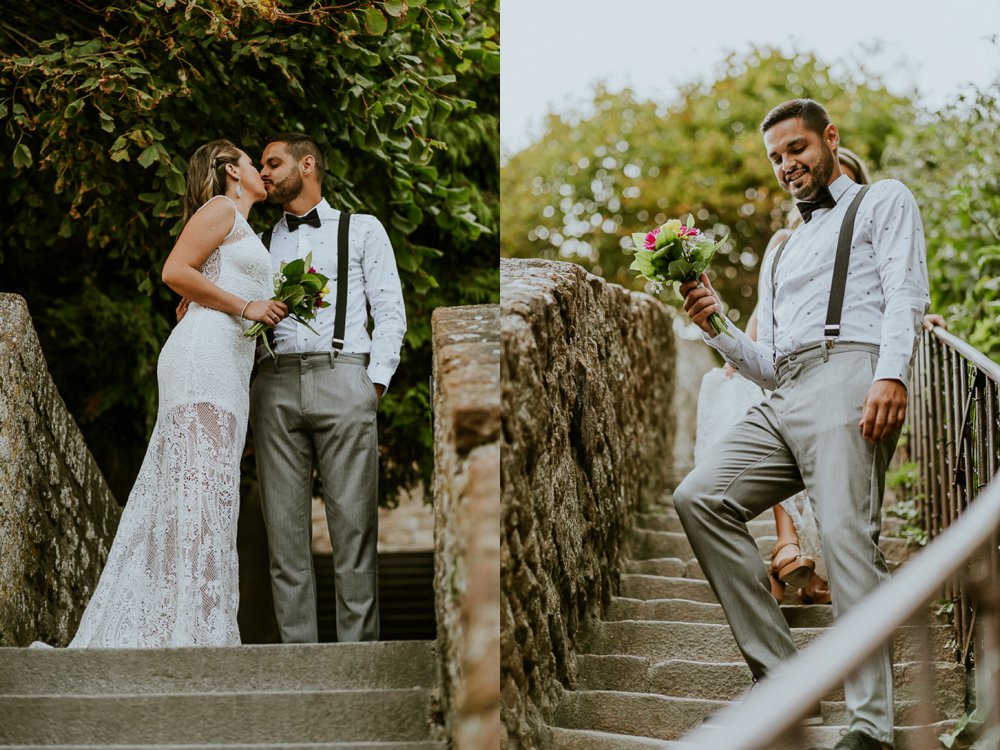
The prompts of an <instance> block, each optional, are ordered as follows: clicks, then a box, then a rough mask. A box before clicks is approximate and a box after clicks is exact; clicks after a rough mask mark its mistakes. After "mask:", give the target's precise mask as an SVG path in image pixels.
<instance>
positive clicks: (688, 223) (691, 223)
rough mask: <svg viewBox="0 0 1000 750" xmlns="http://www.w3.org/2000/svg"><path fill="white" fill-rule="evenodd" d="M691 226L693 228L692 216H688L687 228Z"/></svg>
mask: <svg viewBox="0 0 1000 750" xmlns="http://www.w3.org/2000/svg"><path fill="white" fill-rule="evenodd" d="M693 226H694V216H692V215H691V214H688V220H687V228H688V229H690V228H691V227H693Z"/></svg>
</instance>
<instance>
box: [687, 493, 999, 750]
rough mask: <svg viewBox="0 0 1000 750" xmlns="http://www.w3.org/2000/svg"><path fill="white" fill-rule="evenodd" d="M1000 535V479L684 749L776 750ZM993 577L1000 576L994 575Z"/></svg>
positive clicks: (689, 739) (690, 738)
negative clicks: (800, 722) (825, 698)
mask: <svg viewBox="0 0 1000 750" xmlns="http://www.w3.org/2000/svg"><path fill="white" fill-rule="evenodd" d="M998 529H1000V479H998V480H995V481H993V482H992V483H991V484H990V485H989V486H988V487H987V488H986V489H985V490H984V491H983V492H982V493H981V494H980V495H979V497H978V498H977V499H976V501H975V502H974V503H972V504H971V505H970V506H969V507H968V509H967V510H966V512H965V513H963V514H962V515H961V517H959V518H958V519H957V520H956V521H955V522H954V524H952V525H951V526H950V527H949V528H947V529H945V530H944V531H943V532H942V533H941V535H940V536H939V537H938V538H937V539H936V540H935V541H933V542H931V543H930V544H928V546H927V547H926V548H925V549H924V550H922V551H921V552H920V553H918V554H917V555H915V556H914V557H913V558H912V559H911V560H910V562H909V563H907V565H906V566H905V567H903V568H902V569H901V570H900V572H898V573H897V574H896V575H894V576H893V577H892V579H891V580H890V581H889V582H888V583H887V584H885V585H884V586H883V587H881V588H880V589H879V590H878V591H876V592H873V593H872V594H870V595H869V596H867V597H866V598H865V599H864V600H863V601H861V602H860V603H859V604H858V605H857V606H856V607H855V608H854V609H852V610H851V611H850V612H848V613H847V614H846V615H844V616H843V617H842V618H841V619H839V620H838V621H837V624H836V625H835V626H834V627H833V628H831V629H830V630H829V631H828V632H826V633H824V634H823V635H822V636H820V637H819V638H818V639H817V640H816V641H815V642H814V643H812V644H810V645H809V646H808V647H807V648H804V649H802V650H801V651H799V653H797V654H796V655H795V656H794V657H792V658H791V659H789V660H788V661H787V662H785V663H784V664H782V665H781V666H780V667H779V668H778V669H776V670H774V671H773V672H772V673H771V674H770V675H769V676H768V678H767V679H766V680H762V681H761V683H760V685H759V686H757V687H756V688H755V689H754V690H752V691H751V692H750V693H749V694H748V695H747V697H746V698H745V699H744V700H743V701H742V702H740V703H737V704H735V705H733V706H731V707H729V708H727V709H725V710H723V711H721V712H720V713H719V714H718V715H717V716H715V717H713V719H712V724H711V725H703V726H702V727H700V728H699V729H697V730H696V731H694V732H693V733H691V734H689V735H688V736H687V737H685V738H684V739H683V740H682V741H683V742H690V743H692V746H693V747H699V748H700V747H710V748H713V750H762V749H763V748H768V747H770V746H771V745H772V744H773V743H774V742H775V741H777V740H779V739H780V738H781V737H782V736H783V735H785V734H787V733H788V731H789V730H790V729H792V728H794V727H796V725H797V722H798V720H799V719H800V718H801V717H803V716H805V715H806V714H807V713H808V711H809V709H810V708H811V707H812V706H814V705H815V704H816V702H817V701H819V700H820V699H822V698H823V696H824V695H826V694H827V693H828V692H829V691H830V690H832V689H833V688H834V687H836V686H837V685H839V684H840V683H841V682H842V681H843V679H844V678H845V677H847V676H849V675H850V674H851V673H852V672H854V671H855V670H856V669H857V668H858V667H859V666H861V664H863V663H864V661H865V660H866V659H868V658H869V657H870V656H872V655H873V654H874V653H875V652H876V651H878V650H879V649H880V648H882V647H883V645H884V644H886V643H888V641H889V639H890V638H892V636H893V633H894V632H895V631H896V629H897V628H899V627H901V626H902V625H904V624H906V623H907V622H909V621H910V620H911V618H913V616H914V615H915V614H916V613H918V612H919V611H920V610H921V608H923V607H924V606H925V605H926V604H927V603H928V602H929V601H930V600H931V599H933V598H934V597H935V596H936V595H937V593H938V592H939V591H940V589H941V586H942V585H943V584H944V583H945V582H946V581H947V580H948V579H949V578H950V577H951V576H952V575H954V574H955V573H956V572H957V571H959V570H960V569H961V568H962V567H963V566H964V565H965V564H966V563H968V562H969V561H970V559H972V558H973V557H974V556H975V555H976V554H977V553H978V552H979V550H980V549H981V548H983V547H984V546H985V545H990V554H991V555H993V554H994V553H995V552H996V546H995V545H996V541H995V539H994V535H995V534H996V532H997V530H998ZM994 561H995V558H994ZM988 567H992V566H988ZM991 572H992V574H993V575H994V576H995V575H996V570H995V569H994V570H992V571H991ZM993 586H996V581H995V580H994V582H993ZM990 614H991V615H993V616H996V618H997V621H995V622H993V623H992V624H991V625H992V627H993V628H998V627H1000V613H992V612H991V613H990ZM994 642H996V641H995V640H994ZM994 680H996V681H997V683H998V684H996V685H995V688H994V695H1000V671H998V672H997V675H995V676H994Z"/></svg>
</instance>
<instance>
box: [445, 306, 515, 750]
mask: <svg viewBox="0 0 1000 750" xmlns="http://www.w3.org/2000/svg"><path fill="white" fill-rule="evenodd" d="M499 318H500V312H499V308H498V307H497V306H495V305H477V306H469V307H449V308H438V309H437V310H435V311H434V315H433V321H432V322H433V331H434V333H433V348H434V385H435V388H434V405H433V406H434V452H435V466H434V516H435V525H434V537H435V574H434V577H435V587H434V588H435V604H436V607H437V620H438V654H439V669H440V680H439V684H440V689H441V707H442V710H443V713H444V716H445V720H446V723H447V727H446V730H447V733H448V736H449V738H450V740H451V743H452V746H453V747H454V748H456V750H464V749H466V748H468V749H469V750H493V749H496V750H499V748H500V693H499V679H500V548H499V547H500V545H499V538H500V442H499V440H500V426H501V415H500V335H499V325H498V323H499Z"/></svg>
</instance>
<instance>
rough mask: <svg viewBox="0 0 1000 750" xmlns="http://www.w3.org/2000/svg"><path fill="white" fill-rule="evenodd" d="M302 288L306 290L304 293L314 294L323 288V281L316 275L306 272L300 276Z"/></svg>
mask: <svg viewBox="0 0 1000 750" xmlns="http://www.w3.org/2000/svg"><path fill="white" fill-rule="evenodd" d="M300 283H301V284H302V288H303V289H305V290H306V294H316V292H318V291H319V290H320V289H322V288H323V282H322V281H320V280H319V278H317V277H316V274H312V273H307V274H306V275H305V276H303V277H302V281H301V282H300Z"/></svg>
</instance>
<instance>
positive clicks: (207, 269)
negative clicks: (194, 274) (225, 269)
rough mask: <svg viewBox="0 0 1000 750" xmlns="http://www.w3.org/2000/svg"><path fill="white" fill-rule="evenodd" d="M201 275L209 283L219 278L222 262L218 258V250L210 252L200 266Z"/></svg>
mask: <svg viewBox="0 0 1000 750" xmlns="http://www.w3.org/2000/svg"><path fill="white" fill-rule="evenodd" d="M199 270H200V271H201V275H202V276H204V277H205V278H206V279H208V280H209V281H211V282H213V283H214V282H215V281H217V280H218V278H219V273H220V271H221V270H222V261H221V260H220V258H219V249H218V248H216V249H215V250H213V251H212V254H211V255H209V256H208V257H207V258H205V262H204V263H202V264H201V268H200V269H199Z"/></svg>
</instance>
